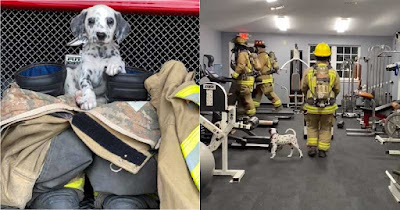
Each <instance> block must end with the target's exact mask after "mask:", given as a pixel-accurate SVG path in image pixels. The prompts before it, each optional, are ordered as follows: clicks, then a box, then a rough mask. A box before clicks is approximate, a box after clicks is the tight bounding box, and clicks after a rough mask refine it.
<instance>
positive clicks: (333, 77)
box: [328, 69, 336, 88]
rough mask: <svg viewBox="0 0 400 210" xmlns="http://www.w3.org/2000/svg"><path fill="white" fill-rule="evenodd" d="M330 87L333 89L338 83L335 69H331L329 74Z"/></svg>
mask: <svg viewBox="0 0 400 210" xmlns="http://www.w3.org/2000/svg"><path fill="white" fill-rule="evenodd" d="M328 74H329V87H331V88H333V85H334V84H335V81H336V72H335V70H333V69H330V70H329V72H328Z"/></svg>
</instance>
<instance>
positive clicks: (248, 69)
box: [247, 56, 252, 73]
mask: <svg viewBox="0 0 400 210" xmlns="http://www.w3.org/2000/svg"><path fill="white" fill-rule="evenodd" d="M251 69H252V66H251V63H250V58H249V56H247V71H248V72H249V73H251Z"/></svg>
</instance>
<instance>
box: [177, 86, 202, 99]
mask: <svg viewBox="0 0 400 210" xmlns="http://www.w3.org/2000/svg"><path fill="white" fill-rule="evenodd" d="M193 93H200V86H198V85H189V86H187V87H185V88H183V89H182V90H180V91H178V92H177V93H176V94H175V96H176V97H179V98H185V97H186V96H188V95H190V94H193Z"/></svg>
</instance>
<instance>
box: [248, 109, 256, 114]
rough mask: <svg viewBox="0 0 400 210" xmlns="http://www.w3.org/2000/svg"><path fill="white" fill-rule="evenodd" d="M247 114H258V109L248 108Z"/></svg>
mask: <svg viewBox="0 0 400 210" xmlns="http://www.w3.org/2000/svg"><path fill="white" fill-rule="evenodd" d="M246 114H248V115H255V114H256V109H250V110H247V112H246Z"/></svg>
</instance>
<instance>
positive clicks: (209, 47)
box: [200, 24, 222, 64]
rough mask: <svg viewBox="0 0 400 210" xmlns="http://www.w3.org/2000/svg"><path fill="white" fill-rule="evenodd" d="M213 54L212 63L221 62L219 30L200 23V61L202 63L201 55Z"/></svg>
mask: <svg viewBox="0 0 400 210" xmlns="http://www.w3.org/2000/svg"><path fill="white" fill-rule="evenodd" d="M204 54H209V55H213V56H214V63H216V64H220V63H221V55H222V53H221V32H220V31H216V30H214V29H211V28H209V27H207V26H205V25H202V24H200V63H201V64H203V55H204Z"/></svg>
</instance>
